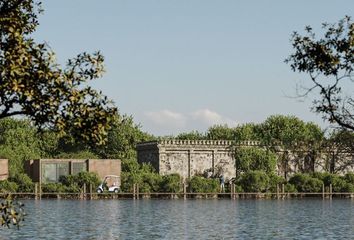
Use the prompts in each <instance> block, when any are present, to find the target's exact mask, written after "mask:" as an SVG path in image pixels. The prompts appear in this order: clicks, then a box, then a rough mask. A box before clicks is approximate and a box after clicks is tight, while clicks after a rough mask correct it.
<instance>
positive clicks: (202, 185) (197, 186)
mask: <svg viewBox="0 0 354 240" xmlns="http://www.w3.org/2000/svg"><path fill="white" fill-rule="evenodd" d="M219 185H220V184H219V179H214V178H204V177H200V176H194V177H192V178H191V179H190V180H189V188H190V190H191V191H192V192H194V193H216V192H219V191H220V186H219Z"/></svg>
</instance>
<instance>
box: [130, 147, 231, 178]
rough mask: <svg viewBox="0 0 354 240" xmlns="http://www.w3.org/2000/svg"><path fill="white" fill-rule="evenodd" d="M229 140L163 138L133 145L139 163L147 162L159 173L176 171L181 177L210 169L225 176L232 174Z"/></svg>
mask: <svg viewBox="0 0 354 240" xmlns="http://www.w3.org/2000/svg"><path fill="white" fill-rule="evenodd" d="M232 148H233V144H232V142H231V141H214V140H195V141H192V140H163V141H155V142H145V143H140V144H138V145H137V151H138V161H139V163H151V164H152V166H153V167H154V168H155V169H156V170H157V171H158V172H159V173H160V174H161V175H166V174H171V173H178V174H180V175H181V176H182V177H183V178H184V179H185V178H189V177H191V176H194V175H195V174H197V173H203V172H204V171H206V170H210V171H211V172H212V173H215V171H216V170H221V172H222V174H223V175H224V177H225V178H229V179H230V178H233V177H235V176H236V169H235V159H234V156H233V152H234V151H232Z"/></svg>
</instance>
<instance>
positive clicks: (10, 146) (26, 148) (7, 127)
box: [0, 118, 42, 177]
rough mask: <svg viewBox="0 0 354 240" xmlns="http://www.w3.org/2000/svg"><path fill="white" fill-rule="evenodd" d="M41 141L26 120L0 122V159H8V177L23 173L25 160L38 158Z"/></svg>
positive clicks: (7, 119)
mask: <svg viewBox="0 0 354 240" xmlns="http://www.w3.org/2000/svg"><path fill="white" fill-rule="evenodd" d="M41 155H42V150H41V140H40V138H39V137H38V134H37V131H36V129H35V128H34V127H33V126H31V124H30V122H29V121H28V120H18V119H11V118H5V119H1V120H0V157H1V158H7V159H9V172H10V176H11V177H12V176H15V175H16V174H18V173H22V172H23V171H24V169H23V166H24V162H25V161H26V160H30V159H36V158H40V157H41Z"/></svg>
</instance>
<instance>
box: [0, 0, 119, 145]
mask: <svg viewBox="0 0 354 240" xmlns="http://www.w3.org/2000/svg"><path fill="white" fill-rule="evenodd" d="M41 12H42V8H41V3H40V2H37V1H35V0H22V1H21V0H3V1H1V2H0V119H2V118H5V117H10V116H15V115H20V116H21V115H22V116H27V117H28V118H29V119H30V120H31V121H32V122H33V123H34V124H35V126H37V128H38V129H43V128H50V129H53V130H55V131H56V132H57V133H58V134H60V135H67V134H70V135H71V136H73V137H74V138H75V139H80V140H83V141H86V142H90V143H92V144H104V143H105V141H106V137H107V130H108V129H109V127H110V124H111V122H112V121H113V119H114V116H115V114H116V112H117V109H116V107H115V106H114V105H113V104H112V102H111V101H110V100H109V99H108V98H107V97H105V96H103V95H102V93H101V92H99V91H96V90H94V89H92V88H91V87H90V86H88V84H87V82H88V81H90V80H93V79H97V78H99V77H100V76H101V75H102V73H103V72H104V65H103V60H104V58H103V56H102V55H101V54H100V53H99V52H96V53H94V54H88V53H82V54H79V55H77V57H75V58H73V59H70V60H68V62H67V65H66V67H65V68H61V67H60V66H59V64H58V63H57V62H56V60H55V54H54V52H53V51H52V50H51V48H50V47H49V46H48V45H47V44H46V43H36V42H35V41H34V39H33V37H32V34H33V33H34V32H35V30H36V28H37V26H38V24H39V23H38V14H40V13H41Z"/></svg>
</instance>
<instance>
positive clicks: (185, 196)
mask: <svg viewBox="0 0 354 240" xmlns="http://www.w3.org/2000/svg"><path fill="white" fill-rule="evenodd" d="M186 192H187V185H186V183H183V199H184V200H186V199H187V195H186Z"/></svg>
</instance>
